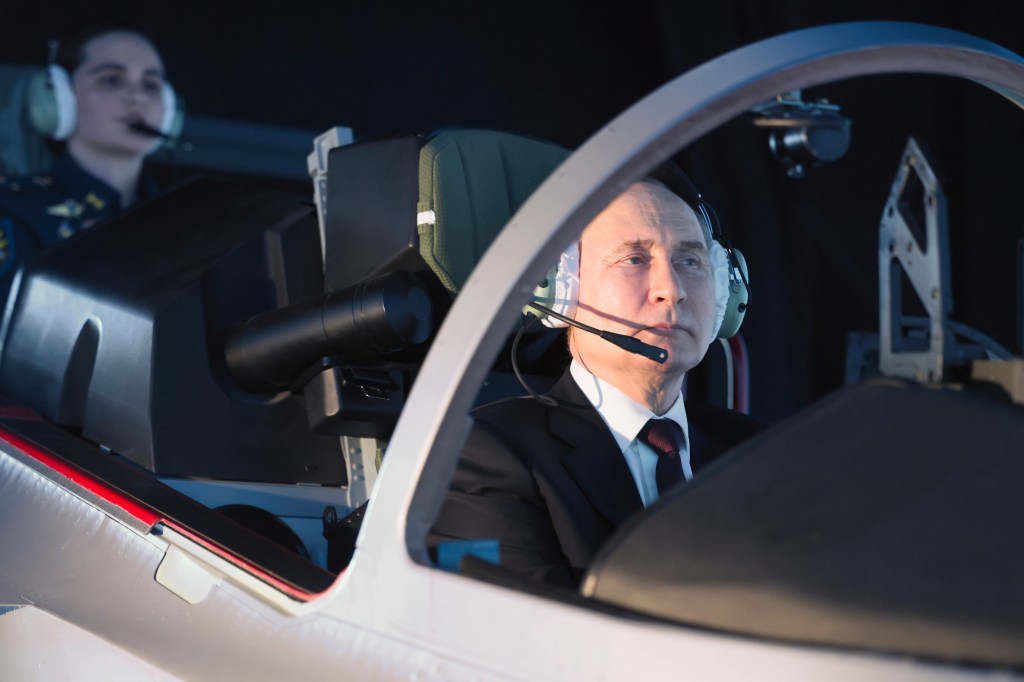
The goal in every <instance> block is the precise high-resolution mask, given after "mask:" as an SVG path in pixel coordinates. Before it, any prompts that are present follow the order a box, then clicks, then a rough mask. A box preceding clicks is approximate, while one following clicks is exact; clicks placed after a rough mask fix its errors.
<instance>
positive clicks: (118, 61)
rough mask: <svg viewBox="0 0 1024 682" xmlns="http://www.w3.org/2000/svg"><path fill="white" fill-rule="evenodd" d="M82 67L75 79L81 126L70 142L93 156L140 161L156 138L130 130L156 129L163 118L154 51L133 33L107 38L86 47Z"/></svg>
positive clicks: (160, 66)
mask: <svg viewBox="0 0 1024 682" xmlns="http://www.w3.org/2000/svg"><path fill="white" fill-rule="evenodd" d="M83 52H84V57H85V59H84V60H83V62H82V64H81V65H80V66H79V67H78V68H77V69H75V72H74V74H73V75H72V86H73V88H74V91H75V101H76V104H77V109H78V124H77V126H76V128H75V132H74V133H73V134H72V136H71V140H70V143H71V144H73V145H76V146H80V147H84V148H87V149H88V150H90V151H91V152H94V153H100V154H104V155H110V156H137V155H140V154H145V153H147V152H149V151H150V150H151V149H152V147H153V144H154V142H153V139H152V138H150V137H146V136H144V135H140V134H138V133H136V132H133V131H132V130H131V129H130V128H129V126H130V125H131V124H132V123H133V122H135V121H141V122H143V123H146V124H148V125H149V126H151V127H153V128H159V127H160V121H161V119H162V118H163V113H164V105H163V96H162V89H163V82H164V76H163V74H164V70H163V64H162V63H161V61H160V56H159V55H158V54H157V53H156V51H155V50H154V49H153V47H152V46H151V45H150V44H149V43H148V42H146V41H145V40H142V39H141V38H140V37H138V36H136V35H134V34H131V33H107V34H103V35H101V36H98V37H97V38H94V39H93V40H90V41H89V42H88V43H86V45H85V49H84V51H83Z"/></svg>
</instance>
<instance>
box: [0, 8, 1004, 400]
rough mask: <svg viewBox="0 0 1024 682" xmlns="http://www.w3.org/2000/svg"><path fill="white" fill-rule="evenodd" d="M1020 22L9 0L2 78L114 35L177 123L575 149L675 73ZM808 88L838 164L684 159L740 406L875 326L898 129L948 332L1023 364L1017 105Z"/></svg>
mask: <svg viewBox="0 0 1024 682" xmlns="http://www.w3.org/2000/svg"><path fill="white" fill-rule="evenodd" d="M1022 18H1024V9H1022V3H1020V2H995V1H993V0H980V1H979V0H976V1H973V2H969V3H968V2H963V1H962V0H956V1H954V0H941V1H940V0H932V1H928V2H924V1H920V2H892V0H889V1H887V2H882V1H878V0H861V1H860V2H857V3H852V2H851V3H823V2H821V1H820V0H818V1H817V2H815V1H812V0H777V1H776V2H771V3H769V2H753V1H749V2H743V1H741V0H731V1H730V0H719V1H717V2H707V3H696V2H684V1H681V0H679V1H675V2H673V1H671V0H636V1H634V2H597V1H596V0H591V1H589V2H588V1H585V0H546V1H541V0H519V1H517V2H515V3H500V2H479V1H466V2H451V3H443V2H430V1H424V2H408V3H399V2H388V1H386V2H333V3H326V2H325V3H294V2H293V3H284V2H267V3H259V2H249V3H212V2H211V3H206V4H202V5H200V4H195V5H192V4H189V3H181V2H162V3H124V4H119V3H113V2H105V1H100V2H90V3H75V4H74V5H71V4H70V3H69V4H68V5H67V6H65V7H63V8H55V7H54V6H53V4H52V3H43V2H37V3H17V4H15V3H12V2H8V3H4V8H3V9H2V10H0V63H19V64H29V63H43V62H44V61H45V59H46V41H47V40H48V39H51V38H59V37H61V36H64V35H67V34H68V33H69V32H70V31H72V30H73V29H75V28H76V27H81V26H83V25H87V24H92V23H111V22H112V23H117V24H125V25H128V26H130V27H134V28H137V29H139V30H141V31H143V32H145V33H147V34H148V35H149V36H151V37H152V38H153V40H154V42H155V43H156V44H157V45H158V47H159V48H160V50H161V52H162V53H163V56H164V60H165V63H166V66H167V70H168V74H169V76H170V79H171V80H172V82H173V83H174V85H175V87H176V89H177V90H178V92H179V94H181V95H182V96H184V97H185V99H186V100H187V104H188V110H189V111H190V112H193V113H199V114H204V115H208V116H218V117H226V118H232V119H239V120H245V121H254V122H261V123H267V124H275V125H287V126H295V127H300V128H307V129H312V130H322V129H326V128H327V127H329V126H331V125H345V126H349V127H351V128H353V130H354V131H355V134H356V136H357V139H359V138H377V137H384V136H391V135H396V134H402V133H409V132H426V131H430V130H432V129H435V128H438V127H443V126H468V127H486V128H497V129H504V130H510V131H514V132H520V133H527V134H531V135H535V136H539V137H543V138H547V139H550V140H552V141H555V142H558V143H561V144H563V145H566V146H569V147H574V146H576V145H578V144H580V143H581V142H582V141H584V140H585V139H587V138H588V137H589V136H590V135H591V134H593V133H594V132H596V131H597V130H598V129H600V127H601V126H602V125H604V124H605V123H607V122H608V121H609V120H610V119H611V118H612V117H614V116H615V115H617V114H618V113H620V112H621V111H622V110H624V109H625V108H626V107H628V106H629V105H630V104H632V103H634V102H635V101H636V100H638V99H640V98H641V97H642V96H644V95H645V94H646V93H648V92H650V91H651V90H653V89H654V88H656V87H657V86H659V85H661V84H662V83H664V82H666V81H667V80H669V79H670V78H671V77H673V76H675V75H677V74H680V73H682V72H684V71H686V70H688V69H690V68H692V67H694V66H696V65H698V64H700V63H702V62H704V61H706V60H708V59H710V58H712V57H715V56H718V55H720V54H722V53H725V52H727V51H729V50H732V49H734V48H737V47H740V46H742V45H745V44H747V43H750V42H753V41H756V40H759V39H762V38H765V37H769V36H772V35H775V34H778V33H783V32H786V31H790V30H794V29H798V28H804V27H809V26H815V25H820V24H826V23H833V22H839V21H855V20H900V21H918V22H924V23H931V24H935V25H940V26H945V27H949V28H956V29H959V30H962V31H965V32H967V33H971V34H974V35H976V36H979V37H982V38H985V39H988V40H991V41H993V42H996V43H999V44H1001V45H1003V46H1004V47H1007V48H1009V49H1011V50H1013V51H1015V52H1017V53H1021V52H1024V29H1022V27H1024V22H1022ZM805 95H806V96H810V97H818V96H821V97H828V98H829V99H830V100H832V101H833V102H836V103H838V104H840V105H841V106H842V107H843V111H844V113H846V114H847V115H849V116H850V117H851V118H852V119H853V143H852V146H851V149H850V151H849V153H848V154H847V155H846V157H845V158H844V159H843V160H841V161H840V162H838V163H835V164H832V165H830V166H826V167H822V168H820V169H817V170H815V171H813V172H812V173H811V174H810V175H809V176H808V177H807V178H805V179H803V180H793V179H790V178H787V177H786V176H785V173H784V172H783V171H782V169H781V168H780V167H779V166H778V165H777V164H776V162H775V161H774V160H773V159H772V157H771V155H770V153H769V151H768V146H767V144H766V140H765V136H764V133H763V132H762V131H759V130H755V129H754V128H753V127H752V126H749V125H743V124H741V123H737V124H734V125H730V126H726V127H723V128H721V129H719V130H718V131H715V132H714V133H712V134H711V135H709V136H708V137H707V138H705V139H703V140H701V141H699V142H697V143H696V144H694V145H691V147H690V148H688V149H687V150H685V151H684V152H683V153H682V154H681V155H680V157H679V160H680V161H681V162H682V163H683V165H684V166H685V167H686V168H687V170H688V171H689V172H690V174H691V175H692V176H693V177H694V179H695V180H696V181H697V184H698V185H699V186H700V187H701V188H702V190H703V192H704V194H705V195H706V196H707V197H708V198H709V199H710V201H711V203H712V204H713V205H714V206H715V207H716V208H717V210H718V213H719V215H720V217H721V219H722V223H723V225H724V227H725V229H726V231H727V232H728V233H729V234H730V235H731V237H732V239H733V241H734V242H735V243H737V244H738V245H739V246H741V247H742V248H743V250H744V251H745V253H746V254H747V256H748V260H749V261H750V267H751V273H752V274H751V279H752V285H753V290H754V302H753V306H752V309H751V312H750V314H749V316H748V319H747V323H746V325H745V328H744V335H745V337H746V339H747V343H748V346H749V348H750V353H751V360H752V370H753V392H752V409H753V412H754V413H755V414H756V415H758V416H761V417H763V418H765V419H776V418H778V417H781V416H784V415H786V414H789V413H790V412H792V411H793V410H795V409H797V408H798V407H800V406H802V405H804V404H806V403H807V402H808V401H810V400H812V399H814V398H816V397H818V396H820V395H822V394H824V393H826V392H828V391H830V390H832V389H833V388H835V387H836V386H838V385H839V384H841V383H842V380H843V374H844V356H845V346H846V333H847V332H848V331H851V330H866V331H873V330H877V327H878V319H877V298H878V289H877V274H876V270H877V257H876V244H877V227H878V220H879V218H880V216H881V210H882V206H883V204H884V202H885V199H886V197H887V195H888V192H889V187H890V184H891V182H892V178H893V175H894V173H895V170H896V165H897V163H898V161H899V158H900V154H901V152H902V150H903V147H904V145H905V142H906V138H907V136H908V135H911V134H913V135H915V136H917V137H918V138H919V139H921V140H922V141H923V142H924V143H925V144H926V145H927V146H928V147H929V149H930V150H931V152H932V154H933V157H934V159H935V161H936V163H937V165H938V166H939V169H940V171H941V173H942V175H943V177H944V179H945V182H946V191H947V194H948V196H949V202H950V223H951V228H952V242H953V246H954V250H953V254H954V256H953V258H952V263H953V282H954V289H955V291H956V309H955V311H954V318H956V319H959V320H960V321H962V322H965V323H967V324H970V325H972V326H975V327H978V328H980V329H982V330H983V331H985V332H986V333H988V334H990V335H991V336H993V337H994V338H995V339H996V340H997V341H998V342H999V343H1001V344H1002V345H1004V346H1006V347H1008V348H1009V349H1010V350H1012V351H1014V352H1017V353H1018V354H1019V352H1020V343H1021V340H1020V330H1019V317H1020V313H1019V309H1020V306H1021V303H1020V292H1019V290H1020V284H1019V281H1018V277H1019V259H1020V256H1019V255H1018V254H1019V248H1020V247H1019V243H1020V241H1021V238H1022V235H1024V220H1022V218H1021V216H1020V212H1019V211H1018V210H1017V207H1018V205H1019V203H1020V201H1019V197H1020V193H1021V191H1022V189H1024V186H1022V183H1021V180H1022V178H1024V161H1022V160H1021V151H1022V150H1024V117H1022V116H1021V112H1019V111H1018V110H1017V109H1016V108H1015V107H1013V106H1012V105H1010V104H1009V103H1007V102H1006V101H1004V100H1002V99H1001V98H999V97H998V96H996V95H994V94H992V93H990V92H988V91H987V90H985V89H983V88H980V87H978V86H976V85H974V84H970V83H962V82H957V81H952V80H949V79H941V78H936V77H920V76H918V77H909V76H886V77H876V78H871V79H859V80H854V81H850V82H845V83H839V84H835V85H831V86H827V87H825V88H821V89H819V90H815V91H814V92H812V93H805Z"/></svg>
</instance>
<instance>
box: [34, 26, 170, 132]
mask: <svg viewBox="0 0 1024 682" xmlns="http://www.w3.org/2000/svg"><path fill="white" fill-rule="evenodd" d="M58 49H59V48H58V44H57V43H56V42H51V43H50V60H49V63H48V64H47V66H46V68H45V69H40V70H39V71H37V72H36V73H34V74H32V76H31V77H30V79H29V82H28V91H27V93H26V96H27V106H28V114H29V120H30V121H31V122H32V127H33V128H34V129H35V131H36V132H37V133H39V134H40V135H42V136H44V137H49V138H52V139H54V140H66V139H68V138H69V137H71V135H72V133H74V132H75V126H76V124H77V122H78V107H77V103H76V102H75V91H74V89H73V88H72V86H71V76H70V74H68V72H67V70H66V69H65V68H64V67H63V66H60V65H59V64H57V63H55V61H54V59H55V56H56V54H57V51H58ZM161 97H162V99H163V104H164V116H163V119H162V120H161V121H160V126H159V130H160V133H161V134H162V135H163V136H164V142H165V144H173V142H174V140H176V139H177V138H178V137H179V136H180V135H181V129H182V128H183V127H184V125H185V104H184V102H183V101H182V100H181V98H179V97H178V96H177V94H176V93H175V92H174V88H173V87H171V84H170V83H168V82H167V81H164V84H163V91H162V92H161Z"/></svg>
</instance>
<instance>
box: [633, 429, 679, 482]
mask: <svg viewBox="0 0 1024 682" xmlns="http://www.w3.org/2000/svg"><path fill="white" fill-rule="evenodd" d="M637 438H638V439H640V440H642V441H643V442H644V443H647V444H648V445H650V446H651V449H652V450H654V452H656V453H657V454H658V465H657V466H656V467H655V469H654V478H655V480H656V481H657V482H658V494H659V495H663V494H664V493H665V491H666V490H668V489H669V488H671V487H672V486H674V485H675V484H676V483H679V482H680V481H685V480H686V475H685V474H683V462H682V459H681V458H680V457H679V451H680V450H681V449H682V448H684V447H685V446H686V436H684V435H683V430H682V428H680V426H679V424H676V423H675V422H674V421H672V420H671V419H649V420H648V421H647V423H646V424H644V428H642V429H640V434H639V435H638V436H637Z"/></svg>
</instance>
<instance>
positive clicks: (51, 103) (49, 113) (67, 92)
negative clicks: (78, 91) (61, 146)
mask: <svg viewBox="0 0 1024 682" xmlns="http://www.w3.org/2000/svg"><path fill="white" fill-rule="evenodd" d="M26 94H27V99H28V101H27V106H28V116H29V120H30V121H31V122H32V127H33V128H35V130H36V132H37V133H39V134H40V135H43V136H45V137H52V138H53V139H55V140H66V139H68V138H69V137H71V133H73V132H74V131H75V123H76V121H77V116H76V113H77V112H76V107H75V92H74V90H73V89H72V87H71V78H70V77H69V76H68V72H67V71H65V70H64V69H63V68H61V67H60V66H57V65H56V64H51V65H50V66H48V67H47V68H46V69H40V70H39V71H37V72H36V73H34V74H33V75H32V77H31V78H30V79H29V82H28V92H27V93H26Z"/></svg>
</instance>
